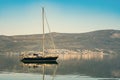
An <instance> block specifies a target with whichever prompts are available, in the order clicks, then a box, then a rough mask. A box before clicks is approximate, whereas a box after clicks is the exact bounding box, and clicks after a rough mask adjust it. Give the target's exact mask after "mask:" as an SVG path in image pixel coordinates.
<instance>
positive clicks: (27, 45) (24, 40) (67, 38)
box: [0, 29, 120, 53]
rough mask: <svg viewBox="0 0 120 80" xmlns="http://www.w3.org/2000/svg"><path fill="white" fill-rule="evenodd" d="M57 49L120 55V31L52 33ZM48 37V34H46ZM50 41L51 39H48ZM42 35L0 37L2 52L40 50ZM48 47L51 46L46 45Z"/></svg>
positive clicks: (0, 49)
mask: <svg viewBox="0 0 120 80" xmlns="http://www.w3.org/2000/svg"><path fill="white" fill-rule="evenodd" d="M52 35H53V38H54V42H55V44H56V48H57V49H73V50H75V49H80V50H83V49H87V50H95V49H96V48H97V49H102V50H103V51H104V52H107V53H120V49H119V48H120V30H112V29H111V30H97V31H92V32H87V33H57V32H53V33H52ZM46 36H47V37H48V33H47V34H46ZM48 39H50V38H48ZM41 42H42V34H33V35H14V36H5V35H0V51H1V52H3V51H30V50H35V51H36V50H40V49H42V46H41ZM46 46H47V47H51V45H48V44H46Z"/></svg>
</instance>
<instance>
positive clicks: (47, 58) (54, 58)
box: [21, 57, 58, 63]
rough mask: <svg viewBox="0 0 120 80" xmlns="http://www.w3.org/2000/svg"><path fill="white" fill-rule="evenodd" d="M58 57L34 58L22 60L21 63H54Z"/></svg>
mask: <svg viewBox="0 0 120 80" xmlns="http://www.w3.org/2000/svg"><path fill="white" fill-rule="evenodd" d="M57 58H58V57H36V58H23V59H22V60H21V61H22V62H28V63H29V62H33V63H34V62H35V63H36V62H40V63H45V62H49V63H50V62H51V63H52V62H55V61H56V59H57Z"/></svg>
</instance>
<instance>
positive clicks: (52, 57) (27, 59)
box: [21, 7, 58, 63]
mask: <svg viewBox="0 0 120 80" xmlns="http://www.w3.org/2000/svg"><path fill="white" fill-rule="evenodd" d="M44 18H45V12H44V7H42V22H43V25H42V26H43V40H42V55H41V54H36V53H35V54H33V55H32V56H31V55H27V56H25V57H24V56H23V57H22V59H21V61H22V62H43V63H44V62H54V61H56V59H57V58H58V55H56V54H54V55H45V46H44V45H45V44H44V42H45V33H44ZM47 23H48V22H47ZM49 32H50V33H51V31H50V28H49ZM51 40H52V41H53V38H51ZM53 45H54V42H53ZM54 49H55V46H54ZM39 55H40V56H39Z"/></svg>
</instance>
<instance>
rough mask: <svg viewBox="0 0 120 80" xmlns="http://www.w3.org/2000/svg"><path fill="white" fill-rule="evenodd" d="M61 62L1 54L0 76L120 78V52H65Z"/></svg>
mask: <svg viewBox="0 0 120 80" xmlns="http://www.w3.org/2000/svg"><path fill="white" fill-rule="evenodd" d="M57 63H58V64H38V63H29V64H28V63H22V62H20V60H19V56H18V55H0V80H119V78H120V56H115V55H114V56H113V55H104V56H103V55H93V54H92V55H91V54H89V55H88V54H84V55H61V56H60V58H59V59H58V61H57Z"/></svg>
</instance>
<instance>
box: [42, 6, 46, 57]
mask: <svg viewBox="0 0 120 80" xmlns="http://www.w3.org/2000/svg"><path fill="white" fill-rule="evenodd" d="M42 24H43V25H42V27H43V41H42V43H43V44H42V46H43V56H44V49H45V46H44V45H45V44H44V39H45V32H44V7H42Z"/></svg>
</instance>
